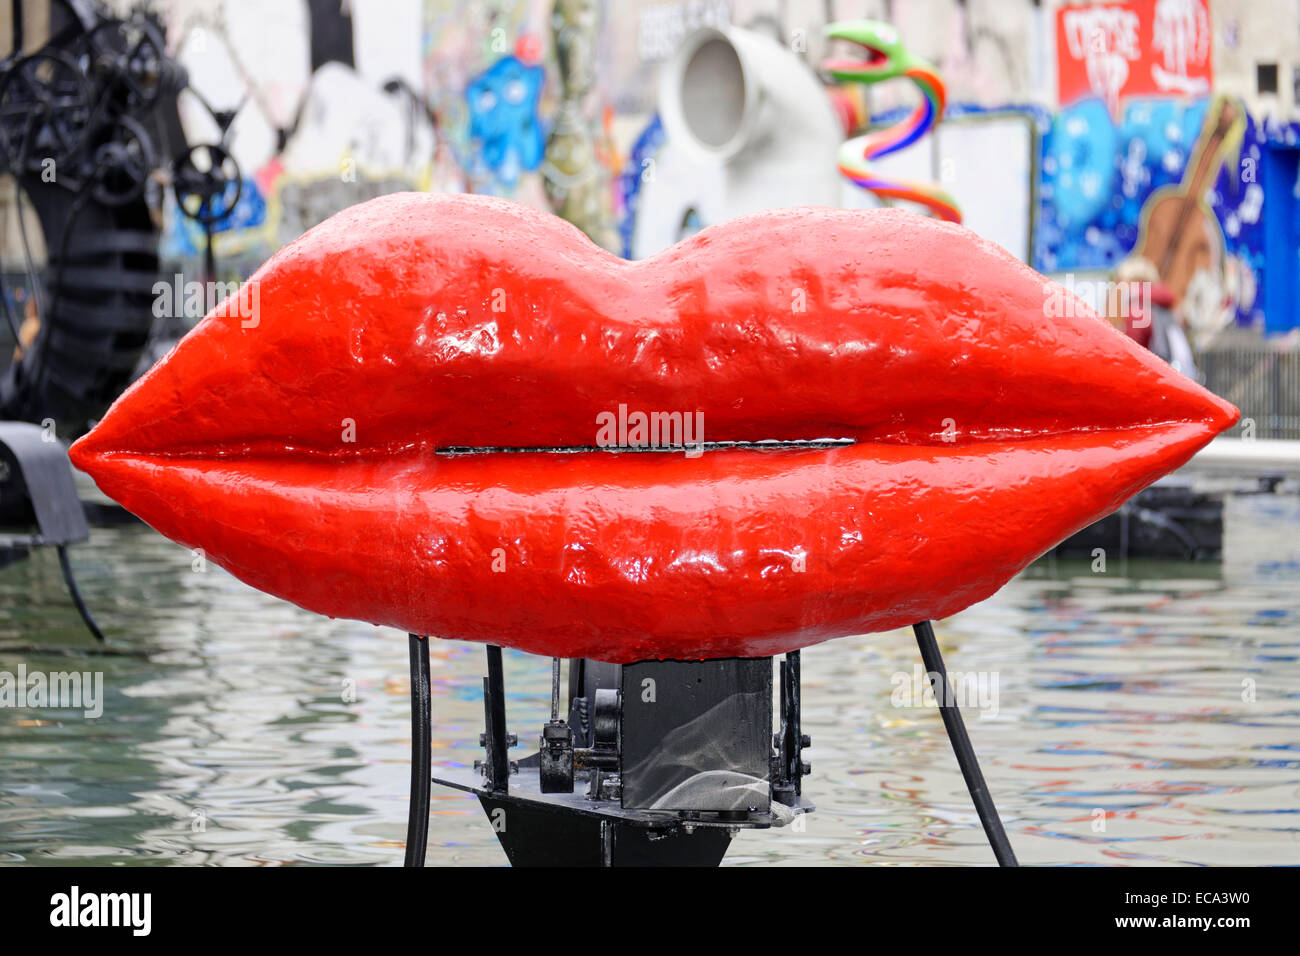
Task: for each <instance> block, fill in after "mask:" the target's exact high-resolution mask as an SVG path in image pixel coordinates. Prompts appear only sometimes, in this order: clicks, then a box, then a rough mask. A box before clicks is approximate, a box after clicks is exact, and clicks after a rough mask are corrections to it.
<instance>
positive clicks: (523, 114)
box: [465, 56, 546, 187]
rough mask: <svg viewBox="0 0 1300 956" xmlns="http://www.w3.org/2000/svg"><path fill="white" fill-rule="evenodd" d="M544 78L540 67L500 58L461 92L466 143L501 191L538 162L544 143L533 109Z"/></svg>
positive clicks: (538, 102)
mask: <svg viewBox="0 0 1300 956" xmlns="http://www.w3.org/2000/svg"><path fill="white" fill-rule="evenodd" d="M545 78H546V70H545V69H544V68H542V67H541V66H529V65H527V64H525V63H523V62H521V61H520V60H519V59H518V58H517V57H514V56H503V57H502V58H501V59H499V60H497V61H496V62H495V63H493V64H492V65H491V66H490V67H488V68H487V69H486V70H484V71H483V72H482V73H480V74H479V75H478V76H477V77H475V78H474V80H473V81H472V82H471V83H470V84H469V87H468V88H467V89H466V90H465V100H466V104H467V107H468V109H469V137H470V139H471V140H472V141H474V142H475V143H476V144H478V145H479V152H478V155H477V158H478V159H479V160H481V161H482V162H483V163H484V164H485V165H486V166H487V167H488V168H489V169H490V170H492V172H493V173H494V174H495V175H496V178H497V179H498V180H500V181H501V182H502V183H504V184H505V185H507V186H511V187H512V186H514V185H515V184H516V183H517V182H518V181H519V176H520V175H521V174H522V173H524V172H531V171H532V170H534V169H536V168H537V167H538V166H539V165H540V164H541V162H542V152H543V150H544V149H545V145H546V141H545V136H544V134H543V130H542V123H541V119H540V117H539V114H538V108H539V105H540V102H541V94H542V82H543V80H544V79H545Z"/></svg>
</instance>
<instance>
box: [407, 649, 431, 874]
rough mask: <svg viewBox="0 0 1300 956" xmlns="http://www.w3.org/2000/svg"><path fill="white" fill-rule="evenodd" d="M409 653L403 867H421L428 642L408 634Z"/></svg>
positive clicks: (427, 772)
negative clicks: (408, 777)
mask: <svg viewBox="0 0 1300 956" xmlns="http://www.w3.org/2000/svg"><path fill="white" fill-rule="evenodd" d="M407 648H408V649H409V651H410V653H411V806H410V814H409V816H408V817H407V819H406V861H405V863H404V864H403V865H404V866H424V856H425V851H426V849H427V847H428V844H429V789H430V786H431V783H430V781H431V779H432V776H433V768H432V761H433V756H432V748H433V704H432V701H431V699H430V691H429V642H428V640H426V639H425V638H423V637H421V636H420V635H419V634H408V635H407Z"/></svg>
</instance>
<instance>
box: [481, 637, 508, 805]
mask: <svg viewBox="0 0 1300 956" xmlns="http://www.w3.org/2000/svg"><path fill="white" fill-rule="evenodd" d="M487 664H488V676H487V680H486V681H484V684H483V693H484V694H485V695H486V697H487V700H486V704H487V741H486V743H487V765H488V786H490V787H491V788H492V789H493V790H494V791H496V792H497V793H502V792H504V791H506V790H508V789H509V788H510V757H509V746H510V744H509V741H508V740H507V739H506V681H505V675H504V672H503V670H502V668H501V648H500V647H498V646H497V645H495V644H489V645H488V646H487Z"/></svg>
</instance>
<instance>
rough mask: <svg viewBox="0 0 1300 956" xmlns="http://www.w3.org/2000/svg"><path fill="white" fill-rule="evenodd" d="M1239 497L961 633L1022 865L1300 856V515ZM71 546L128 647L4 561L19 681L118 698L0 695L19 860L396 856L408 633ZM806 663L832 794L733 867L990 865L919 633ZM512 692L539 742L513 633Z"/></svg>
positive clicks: (438, 680) (809, 707) (116, 544)
mask: <svg viewBox="0 0 1300 956" xmlns="http://www.w3.org/2000/svg"><path fill="white" fill-rule="evenodd" d="M1227 511H1228V521H1227V541H1226V553H1225V560H1224V562H1223V563H1222V565H1220V564H1217V563H1216V564H1198V565H1172V564H1167V563H1158V562H1150V563H1137V562H1133V563H1130V564H1129V565H1128V566H1127V567H1120V566H1118V565H1117V563H1116V562H1112V566H1110V567H1108V568H1107V570H1106V572H1105V573H1093V572H1092V570H1091V568H1090V566H1089V565H1088V564H1077V565H1072V566H1065V565H1063V564H1051V563H1047V562H1043V563H1040V564H1039V565H1037V566H1035V567H1034V568H1032V569H1031V570H1030V571H1029V572H1028V573H1027V574H1025V575H1024V576H1022V577H1021V578H1019V579H1017V580H1016V581H1013V582H1012V583H1011V584H1010V585H1009V586H1008V587H1006V588H1005V589H1004V590H1003V591H1002V592H1001V593H999V594H998V595H996V596H995V597H994V598H992V599H991V600H989V601H987V602H985V603H983V604H981V605H978V606H976V607H974V608H971V609H969V610H967V611H965V612H963V613H962V614H960V615H958V616H956V617H954V618H952V619H949V620H947V621H943V622H940V624H939V626H938V628H937V630H938V634H939V638H940V641H941V643H942V645H943V647H944V651H945V655H946V659H947V663H948V667H949V669H950V670H952V671H961V672H964V673H967V674H971V675H973V677H972V679H973V680H976V681H982V682H983V683H982V685H981V684H973V685H972V687H973V688H980V687H982V689H983V691H984V692H985V693H984V700H983V702H982V703H983V704H984V705H985V706H983V707H981V706H980V705H981V700H980V698H979V695H978V694H974V695H972V696H970V697H969V698H968V699H966V700H964V701H963V704H964V705H965V713H966V718H967V723H968V726H969V727H970V730H971V736H972V738H973V739H974V742H975V746H976V749H977V750H978V751H979V753H980V755H981V759H982V762H983V767H984V771H985V774H986V776H987V777H988V779H989V782H990V785H991V787H992V789H993V792H994V794H995V796H996V799H997V803H998V807H999V809H1000V810H1001V811H1002V815H1003V818H1004V820H1005V822H1006V826H1007V830H1008V832H1009V835H1010V837H1011V840H1012V842H1013V843H1014V845H1015V847H1016V849H1017V851H1018V853H1019V856H1020V859H1021V861H1022V862H1025V863H1040V864H1085V865H1091V864H1130V865H1151V864H1201V865H1205V864H1209V865H1213V864H1225V863H1238V864H1240V863H1247V864H1254V863H1260V864H1297V863H1300V816H1298V815H1297V811H1298V810H1300V663H1298V662H1297V660H1298V655H1300V504H1298V503H1297V499H1296V498H1295V497H1294V496H1273V495H1255V496H1248V495H1242V496H1237V497H1234V498H1232V499H1231V500H1230V501H1229V504H1228V509H1227ZM73 560H74V566H75V568H76V570H77V573H78V576H79V578H80V581H81V585H82V588H83V590H84V592H85V594H86V597H87V600H88V603H89V604H90V605H91V606H92V608H94V610H95V613H96V615H97V616H98V618H99V620H100V623H101V625H102V626H103V627H104V628H105V630H106V631H107V632H108V634H109V637H110V640H111V643H112V647H113V649H114V652H113V653H112V654H111V655H110V656H84V655H82V654H79V653H76V651H77V650H79V649H84V648H88V647H90V646H91V644H90V641H89V639H88V637H87V636H86V635H85V633H84V631H83V629H82V627H81V625H80V622H79V621H78V619H77V617H76V615H75V612H74V611H73V610H72V608H71V606H70V604H69V601H68V599H67V596H66V593H65V591H64V589H63V584H62V581H61V579H60V576H59V570H58V563H57V560H56V558H55V556H54V555H53V554H52V553H38V554H36V555H34V556H33V558H32V559H30V560H28V561H24V562H21V563H19V564H16V565H13V566H10V567H8V568H5V569H3V570H0V671H8V672H10V673H13V674H16V673H18V669H19V667H20V665H22V666H25V667H26V668H27V670H28V671H29V672H31V671H38V670H39V671H47V672H49V671H60V670H64V671H66V670H70V669H77V670H96V671H102V672H103V675H104V688H105V702H104V713H103V716H102V717H101V718H99V719H96V720H87V719H84V718H83V717H82V715H81V714H80V713H79V712H76V711H61V710H33V709H26V710H22V709H16V708H0V863H27V864H98V865H141V864H173V863H187V864H226V865H231V864H235V865H280V864H379V865H396V864H400V862H401V858H402V849H403V844H402V840H403V837H404V833H405V821H406V789H407V783H408V774H409V763H408V757H409V746H410V739H409V737H410V729H409V726H410V725H409V719H410V717H409V706H408V705H409V683H408V678H407V658H406V640H405V637H404V635H402V634H400V633H397V632H394V631H391V630H387V629H379V628H373V627H370V626H367V625H361V624H356V623H352V622H348V621H329V620H326V619H324V618H321V617H317V616H316V615H313V614H310V613H308V612H306V611H301V610H298V609H297V608H294V607H291V606H289V605H287V604H284V603H282V602H280V601H277V600H275V599H273V598H270V597H267V596H266V595H263V594H260V593H258V592H256V591H254V590H252V589H250V588H248V587H245V586H244V585H243V584H241V583H239V582H238V581H236V580H234V579H233V578H231V577H230V576H229V575H227V574H225V573H224V572H222V571H221V570H219V569H217V568H215V567H212V566H208V568H207V569H206V570H205V571H202V572H199V571H196V570H194V568H193V567H192V565H191V555H190V553H189V552H188V551H185V550H183V549H181V548H180V547H178V546H177V545H174V544H171V543H170V542H167V541H165V540H164V539H162V538H160V537H159V536H158V535H156V534H154V533H153V532H152V531H150V530H148V529H147V528H144V527H142V526H134V527H125V528H111V529H97V530H95V531H94V533H93V537H92V539H91V541H90V542H89V544H87V545H82V546H80V547H78V548H75V549H74V551H73ZM432 651H433V680H434V684H433V694H434V699H433V713H434V720H435V727H434V747H435V754H434V760H435V764H441V765H443V766H453V765H454V766H463V765H466V764H469V763H472V761H473V760H474V758H475V757H476V756H478V755H479V754H480V753H481V751H479V749H478V748H477V746H475V744H476V743H477V738H478V733H479V731H480V729H481V724H482V701H481V681H482V676H483V673H484V660H483V653H482V649H481V648H480V647H478V646H471V645H462V644H455V643H449V642H441V641H437V642H434V643H433V645H432ZM803 661H804V722H805V729H806V730H807V732H808V733H810V734H811V735H812V737H813V744H814V747H813V749H812V750H811V751H810V753H809V757H810V759H811V761H812V763H813V775H812V776H811V777H810V778H808V779H807V780H806V781H805V793H806V794H808V795H809V796H811V797H812V799H813V800H814V801H815V802H816V803H817V805H818V810H817V812H816V813H815V814H813V815H812V816H811V817H809V818H808V819H807V825H806V827H805V828H804V829H803V830H802V832H798V831H796V830H795V829H793V828H785V829H778V830H771V831H747V832H743V833H741V835H740V836H738V837H737V839H736V841H735V842H734V843H733V845H732V848H731V851H730V853H729V854H728V857H727V860H726V862H727V863H728V864H732V865H736V864H755V863H762V864H772V863H777V864H780V863H786V864H822V863H830V864H849V865H852V864H858V865H861V864H870V863H876V864H884V863H889V864H917V863H923V864H970V863H978V864H986V863H991V862H992V855H991V853H990V851H989V850H988V847H987V845H986V844H985V842H984V839H983V836H982V833H981V831H980V829H979V825H978V821H977V819H976V817H975V814H974V811H973V809H972V808H971V805H970V802H969V798H968V797H967V795H966V792H965V789H964V787H963V784H962V780H961V775H960V773H959V772H958V770H957V766H956V764H955V762H954V759H953V757H952V752H951V750H950V748H949V746H948V742H947V739H946V737H945V736H944V732H943V726H942V723H941V722H940V720H939V717H938V713H937V711H935V710H934V709H933V708H926V707H911V706H902V707H900V706H896V704H898V703H900V702H902V703H907V700H908V697H909V695H907V694H906V691H907V690H908V688H909V686H910V684H911V681H912V674H913V668H914V665H915V663H916V661H917V654H916V647H915V644H914V643H913V640H912V636H911V633H910V631H901V632H892V633H889V634H883V635H874V636H871V637H865V638H858V639H849V640H841V641H837V642H833V643H830V644H824V645H821V646H818V647H814V648H810V649H808V650H806V651H805V652H804V655H803ZM995 680H996V685H994V683H993V681H995ZM506 683H507V688H508V690H509V700H508V708H509V718H510V726H511V729H512V730H515V731H517V732H518V733H519V736H520V738H521V740H524V741H529V740H531V739H532V738H533V737H534V736H535V734H536V732H537V730H538V728H539V727H540V724H541V721H542V720H544V719H545V716H546V713H547V711H548V707H549V693H550V689H549V686H550V685H549V667H548V662H546V661H544V660H540V659H537V658H530V657H527V656H525V655H522V654H515V653H512V652H507V654H506ZM994 691H996V693H994ZM352 698H355V699H354V700H353V699H352ZM994 705H996V706H994ZM520 753H522V751H520ZM434 797H435V799H434V807H433V818H432V821H431V825H430V834H429V843H430V847H429V862H430V863H431V864H434V863H446V864H450V863H457V864H475V865H502V864H504V863H505V856H504V854H503V853H502V851H501V850H500V848H499V846H498V844H497V841H496V838H495V837H494V835H493V833H492V830H491V828H490V826H489V825H488V823H487V821H486V819H485V817H484V816H483V814H482V812H481V810H480V809H479V806H478V803H477V801H476V800H475V799H474V798H472V797H467V796H465V795H463V794H460V793H457V792H454V791H444V790H437V789H435V794H434Z"/></svg>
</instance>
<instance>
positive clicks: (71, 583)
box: [56, 544, 104, 644]
mask: <svg viewBox="0 0 1300 956" xmlns="http://www.w3.org/2000/svg"><path fill="white" fill-rule="evenodd" d="M56 550H57V551H58V552H59V568H60V569H61V570H62V571H63V581H64V583H65V584H67V586H68V593H69V594H71V595H72V603H73V605H74V606H75V607H76V609H77V613H78V614H80V615H81V620H82V621H84V622H85V624H86V627H87V629H89V631H90V633H91V634H93V635H94V637H95V640H97V641H99V643H101V644H103V643H104V632H103V631H101V630H100V629H99V625H98V624H96V623H95V619H94V618H93V617H91V616H90V608H88V607H86V602H85V601H84V600H83V599H82V597H81V589H80V588H78V587H77V579H76V578H75V577H73V576H72V562H70V561H69V560H68V546H67V545H64V544H61V545H59V546H58V548H57V549H56Z"/></svg>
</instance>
